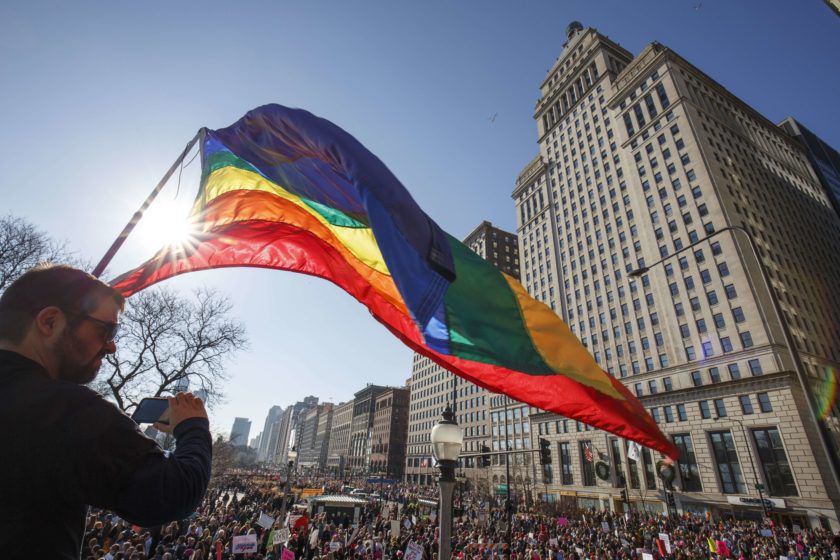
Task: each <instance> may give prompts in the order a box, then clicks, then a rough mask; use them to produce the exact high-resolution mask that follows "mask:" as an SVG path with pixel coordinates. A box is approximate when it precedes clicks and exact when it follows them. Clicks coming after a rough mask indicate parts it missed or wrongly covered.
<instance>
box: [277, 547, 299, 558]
mask: <svg viewBox="0 0 840 560" xmlns="http://www.w3.org/2000/svg"><path fill="white" fill-rule="evenodd" d="M280 560H295V553H294V552H292V551H291V550H289V549H288V548H284V549H283V552H281V553H280Z"/></svg>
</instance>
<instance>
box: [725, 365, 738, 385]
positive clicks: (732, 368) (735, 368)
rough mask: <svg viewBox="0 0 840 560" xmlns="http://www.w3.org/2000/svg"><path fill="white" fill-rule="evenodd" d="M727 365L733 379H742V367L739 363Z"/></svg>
mask: <svg viewBox="0 0 840 560" xmlns="http://www.w3.org/2000/svg"><path fill="white" fill-rule="evenodd" d="M727 367H728V368H729V377H730V378H731V379H732V380H733V381H734V380H736V379H741V369H740V368H739V367H738V364H729V366H727Z"/></svg>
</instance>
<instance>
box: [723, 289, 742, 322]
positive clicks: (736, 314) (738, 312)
mask: <svg viewBox="0 0 840 560" xmlns="http://www.w3.org/2000/svg"><path fill="white" fill-rule="evenodd" d="M727 295H728V294H727ZM732 318H733V319H735V322H736V323H743V322H744V320H745V318H744V310H743V309H741V308H740V307H736V308H734V309H733V310H732Z"/></svg>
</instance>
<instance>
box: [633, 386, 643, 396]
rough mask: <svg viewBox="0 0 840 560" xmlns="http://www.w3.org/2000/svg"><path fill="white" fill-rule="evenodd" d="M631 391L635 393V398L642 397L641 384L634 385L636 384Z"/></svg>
mask: <svg viewBox="0 0 840 560" xmlns="http://www.w3.org/2000/svg"><path fill="white" fill-rule="evenodd" d="M633 389H634V390H635V391H636V396H637V397H641V396H642V394H643V391H642V384H641V383H636V384H635V385H634V386H633Z"/></svg>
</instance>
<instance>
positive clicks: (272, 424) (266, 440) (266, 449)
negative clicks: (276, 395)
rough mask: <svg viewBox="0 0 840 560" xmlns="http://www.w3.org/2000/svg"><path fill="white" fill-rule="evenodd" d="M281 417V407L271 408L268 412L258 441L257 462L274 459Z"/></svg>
mask: <svg viewBox="0 0 840 560" xmlns="http://www.w3.org/2000/svg"><path fill="white" fill-rule="evenodd" d="M282 417H283V407H282V406H272V407H271V408H270V409H269V410H268V414H267V415H266V417H265V424H264V425H263V431H262V433H263V437H262V438H261V439H260V447H259V449H258V450H257V460H258V461H265V460H266V459H268V458H270V457H274V455H275V453H277V440H278V437H279V430H280V420H281V418H282Z"/></svg>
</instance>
